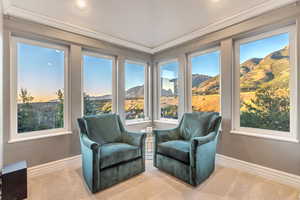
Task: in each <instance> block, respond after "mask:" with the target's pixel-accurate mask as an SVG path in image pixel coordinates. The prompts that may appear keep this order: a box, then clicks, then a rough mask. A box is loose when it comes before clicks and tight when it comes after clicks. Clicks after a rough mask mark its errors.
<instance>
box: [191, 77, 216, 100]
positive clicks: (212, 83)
mask: <svg viewBox="0 0 300 200" xmlns="http://www.w3.org/2000/svg"><path fill="white" fill-rule="evenodd" d="M219 77H220V76H219V75H218V76H215V77H210V78H209V79H207V80H205V81H203V82H201V83H200V84H199V85H198V86H195V87H193V88H192V92H193V94H199V95H208V94H217V93H218V91H219V87H220V81H219Z"/></svg>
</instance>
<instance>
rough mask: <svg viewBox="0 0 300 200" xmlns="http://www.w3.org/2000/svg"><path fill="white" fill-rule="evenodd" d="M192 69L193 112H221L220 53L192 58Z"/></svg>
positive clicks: (198, 54) (199, 53)
mask: <svg viewBox="0 0 300 200" xmlns="http://www.w3.org/2000/svg"><path fill="white" fill-rule="evenodd" d="M190 64H191V67H192V78H191V80H190V81H191V83H192V84H191V85H192V88H191V89H192V111H195V112H220V105H221V103H220V51H219V50H217V49H212V50H208V51H205V52H198V53H196V54H192V55H191V56H190Z"/></svg>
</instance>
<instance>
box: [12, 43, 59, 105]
mask: <svg viewBox="0 0 300 200" xmlns="http://www.w3.org/2000/svg"><path fill="white" fill-rule="evenodd" d="M17 54H18V60H17V64H18V72H17V73H18V92H19V91H20V90H21V88H23V89H27V91H28V92H29V93H30V95H31V96H33V97H34V100H33V101H49V100H53V99H56V92H57V91H58V89H62V90H63V89H64V52H63V51H57V50H55V49H49V48H44V47H38V46H32V45H27V44H23V43H18V46H17Z"/></svg>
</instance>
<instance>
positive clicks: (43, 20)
mask: <svg viewBox="0 0 300 200" xmlns="http://www.w3.org/2000/svg"><path fill="white" fill-rule="evenodd" d="M2 1H3V3H4V1H6V2H9V0H2ZM4 13H5V14H6V15H9V16H13V17H18V18H22V19H26V20H30V21H33V22H37V23H40V24H45V25H48V26H52V27H55V28H58V29H61V30H65V31H69V32H72V33H77V34H80V35H84V36H88V37H92V38H95V39H99V40H103V41H106V42H110V43H113V44H117V45H121V46H125V47H128V48H131V49H136V50H139V51H143V52H146V53H150V54H153V51H152V49H151V48H149V47H146V46H143V45H140V44H136V43H134V42H130V41H127V40H123V39H120V38H117V37H113V36H110V35H108V34H104V33H101V32H97V31H95V30H92V29H89V28H85V27H82V26H78V25H75V24H71V23H68V22H63V21H60V20H57V19H54V18H51V17H48V16H44V15H41V14H37V13H35V12H31V11H28V10H26V9H22V8H18V7H16V6H14V5H9V4H7V5H6V8H5V9H4Z"/></svg>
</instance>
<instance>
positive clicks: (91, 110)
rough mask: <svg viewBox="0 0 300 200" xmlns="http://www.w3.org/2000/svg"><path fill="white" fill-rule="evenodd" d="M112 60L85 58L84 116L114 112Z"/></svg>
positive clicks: (85, 56)
mask: <svg viewBox="0 0 300 200" xmlns="http://www.w3.org/2000/svg"><path fill="white" fill-rule="evenodd" d="M112 65H113V61H112V60H111V59H106V58H99V57H94V56H87V55H84V56H83V81H84V82H83V98H84V100H83V101H84V115H85V116H87V115H98V114H103V113H110V112H112Z"/></svg>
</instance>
